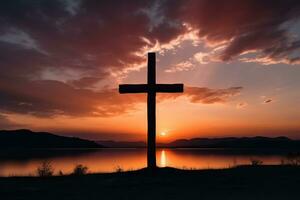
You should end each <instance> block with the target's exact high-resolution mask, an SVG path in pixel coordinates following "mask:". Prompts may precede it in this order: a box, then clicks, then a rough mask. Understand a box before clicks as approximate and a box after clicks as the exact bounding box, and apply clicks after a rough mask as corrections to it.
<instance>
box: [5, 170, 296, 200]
mask: <svg viewBox="0 0 300 200" xmlns="http://www.w3.org/2000/svg"><path fill="white" fill-rule="evenodd" d="M299 184H300V167H298V166H263V165H262V166H239V167H235V168H229V169H209V170H192V171H190V170H179V169H174V168H160V169H158V170H157V171H155V172H150V171H147V170H146V169H141V170H137V171H128V172H118V173H108V174H87V175H84V176H55V177H6V178H0V188H1V189H0V199H20V200H22V199H31V200H34V199H44V200H47V199H55V198H56V199H74V200H77V199H155V200H157V199H175V200H176V199H222V200H225V199H230V200H234V199H244V200H245V199H246V200H247V199H256V200H257V199H264V200H265V199H299V196H300V194H299V192H298V191H299V189H298V188H299Z"/></svg>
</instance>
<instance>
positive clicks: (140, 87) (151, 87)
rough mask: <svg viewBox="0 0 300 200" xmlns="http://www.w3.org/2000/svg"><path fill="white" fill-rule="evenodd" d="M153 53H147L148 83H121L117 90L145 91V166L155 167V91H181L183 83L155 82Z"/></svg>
mask: <svg viewBox="0 0 300 200" xmlns="http://www.w3.org/2000/svg"><path fill="white" fill-rule="evenodd" d="M155 65H156V61H155V53H153V52H151V53H148V83H147V84H134V85H133V84H123V85H119V92H120V93H121V94H123V93H147V94H148V98H147V115H148V136H147V141H148V148H147V167H148V168H149V169H155V168H156V119H155V118H156V93H157V92H163V93H167V92H169V93H175V92H183V84H156V72H155V71H156V69H155V68H156V67H155Z"/></svg>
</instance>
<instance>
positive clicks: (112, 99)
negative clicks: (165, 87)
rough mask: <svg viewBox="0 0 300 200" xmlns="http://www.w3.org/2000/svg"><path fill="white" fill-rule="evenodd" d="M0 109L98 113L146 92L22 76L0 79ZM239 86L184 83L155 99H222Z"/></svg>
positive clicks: (126, 105)
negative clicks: (180, 90) (181, 89)
mask: <svg viewBox="0 0 300 200" xmlns="http://www.w3.org/2000/svg"><path fill="white" fill-rule="evenodd" d="M0 83H1V84H0V96H1V99H0V110H1V111H2V112H6V113H20V114H32V115H37V116H44V117H51V116H54V115H68V116H101V117H109V116H115V115H120V114H123V113H126V112H128V111H130V110H133V109H135V108H136V104H138V103H144V102H146V95H143V94H128V95H120V94H119V93H118V91H117V89H108V90H104V91H93V90H89V89H80V88H74V87H72V86H70V85H67V84H65V83H62V82H59V81H26V80H23V79H19V80H13V81H9V80H7V81H5V82H0ZM241 89H242V88H241V87H232V88H228V89H209V88H197V87H186V89H185V92H184V93H181V94H163V95H160V96H159V98H158V100H159V101H163V100H167V99H170V98H177V97H180V96H184V97H186V98H188V99H189V101H190V102H192V103H203V104H213V103H224V102H226V101H227V100H228V99H229V98H230V97H232V96H234V95H237V94H239V93H240V91H241Z"/></svg>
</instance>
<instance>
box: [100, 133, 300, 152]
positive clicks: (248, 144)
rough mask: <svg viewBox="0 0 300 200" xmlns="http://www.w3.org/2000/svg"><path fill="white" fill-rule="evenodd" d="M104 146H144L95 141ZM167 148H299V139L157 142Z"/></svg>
mask: <svg viewBox="0 0 300 200" xmlns="http://www.w3.org/2000/svg"><path fill="white" fill-rule="evenodd" d="M97 143H98V144H101V145H104V146H106V147H136V148H138V147H146V143H145V142H124V141H123V142H116V141H111V140H110V141H97ZM157 146H158V147H169V148H226V149H230V148H238V149H242V148H244V149H300V141H299V140H292V139H289V138H287V137H274V138H270V137H262V136H257V137H225V138H193V139H179V140H175V141H173V142H170V143H158V144H157Z"/></svg>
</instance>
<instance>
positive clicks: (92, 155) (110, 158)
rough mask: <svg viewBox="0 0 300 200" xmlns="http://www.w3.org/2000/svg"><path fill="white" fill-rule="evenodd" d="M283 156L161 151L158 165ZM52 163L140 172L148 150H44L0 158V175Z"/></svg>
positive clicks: (224, 164) (271, 160)
mask: <svg viewBox="0 0 300 200" xmlns="http://www.w3.org/2000/svg"><path fill="white" fill-rule="evenodd" d="M283 158H284V155H280V154H273V153H264V154H262V153H261V152H260V153H249V152H247V153H242V152H239V151H236V150H235V151H228V150H220V149H219V150H218V149H206V150H204V149H158V150H157V164H158V165H159V166H160V167H165V166H170V167H176V168H187V169H190V168H197V169H207V168H228V167H232V166H235V165H241V164H250V160H251V159H259V160H262V161H263V164H279V163H280V161H281V160H282V159H283ZM45 160H47V161H50V162H51V164H52V166H53V167H54V170H55V173H56V174H57V173H58V172H59V171H60V170H61V171H62V172H63V173H65V174H67V173H71V172H72V170H73V168H74V166H75V165H77V164H83V165H86V166H88V168H89V172H113V171H116V169H117V168H119V167H120V168H122V169H124V170H134V169H140V168H143V167H145V166H146V149H101V150H67V151H66V150H43V151H33V152H28V153H24V152H23V153H19V152H14V153H7V154H3V153H2V154H1V155H0V176H15V175H17V176H24V175H36V168H37V167H38V166H39V165H40V164H41V163H42V162H43V161H45Z"/></svg>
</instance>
